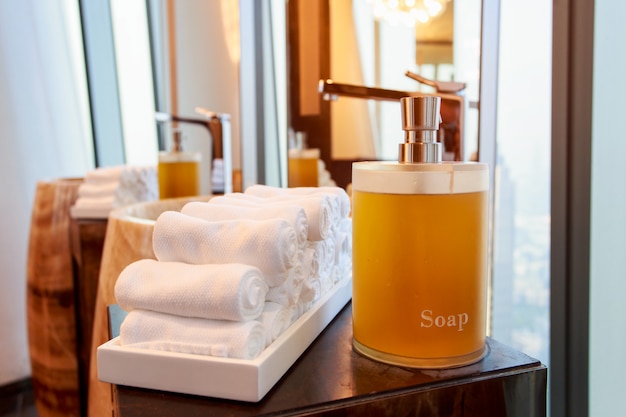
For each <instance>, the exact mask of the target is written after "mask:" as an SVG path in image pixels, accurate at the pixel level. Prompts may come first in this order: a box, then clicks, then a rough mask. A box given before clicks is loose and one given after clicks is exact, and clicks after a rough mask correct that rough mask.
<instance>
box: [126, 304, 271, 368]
mask: <svg viewBox="0 0 626 417" xmlns="http://www.w3.org/2000/svg"><path fill="white" fill-rule="evenodd" d="M266 340H267V331H266V329H265V327H264V326H263V324H261V323H260V322H258V321H256V320H250V321H227V320H209V319H202V318H197V317H181V316H175V315H171V314H164V313H159V312H156V311H147V310H133V311H131V312H130V313H128V315H127V316H126V317H125V318H124V321H123V322H122V325H121V327H120V344H121V345H122V346H128V347H135V348H141V349H154V350H165V351H171V352H181V353H193V354H198V355H209V356H220V357H228V358H240V359H254V358H256V357H257V356H259V354H260V353H261V352H262V351H263V350H264V349H265V343H266Z"/></svg>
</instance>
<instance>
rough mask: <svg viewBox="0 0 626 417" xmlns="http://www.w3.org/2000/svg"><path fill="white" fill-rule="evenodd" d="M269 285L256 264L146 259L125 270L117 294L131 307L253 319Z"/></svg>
mask: <svg viewBox="0 0 626 417" xmlns="http://www.w3.org/2000/svg"><path fill="white" fill-rule="evenodd" d="M267 290H268V286H267V284H266V283H265V280H264V278H263V275H262V274H261V271H260V270H259V269H258V268H255V267H253V266H250V265H243V264H234V263H233V264H208V265H192V264H186V263H182V262H160V261H156V260H153V259H142V260H139V261H136V262H133V263H131V264H130V265H128V266H127V267H126V268H124V270H122V272H121V273H120V275H119V277H118V279H117V282H116V284H115V299H116V301H117V304H118V305H119V306H120V307H121V308H122V309H123V310H126V311H131V310H137V309H139V310H152V311H158V312H161V313H168V314H175V315H178V316H187V317H202V318H206V319H215V320H234V321H247V320H253V319H256V318H258V317H259V315H260V314H261V312H262V311H263V307H264V305H265V295H266V294H267Z"/></svg>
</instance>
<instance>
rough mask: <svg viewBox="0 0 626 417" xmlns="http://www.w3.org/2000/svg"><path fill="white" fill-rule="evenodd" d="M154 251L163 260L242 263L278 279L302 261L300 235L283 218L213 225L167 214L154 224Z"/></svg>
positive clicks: (177, 214) (180, 214)
mask: <svg viewBox="0 0 626 417" xmlns="http://www.w3.org/2000/svg"><path fill="white" fill-rule="evenodd" d="M152 248H153V250H154V254H155V256H156V258H157V259H158V260H159V261H180V262H186V263H190V264H216V263H242V264H246V265H252V266H256V267H257V268H259V269H260V270H261V272H262V273H263V275H264V276H277V275H278V274H279V273H281V272H284V271H286V270H288V269H289V268H292V267H293V266H295V264H296V262H297V260H298V242H297V239H296V232H295V231H294V229H293V227H291V225H290V224H289V223H288V222H287V221H286V220H282V219H270V220H225V221H220V222H209V221H206V220H202V219H198V218H196V217H192V216H187V215H185V214H182V213H179V212H176V211H165V212H163V213H162V214H161V215H160V216H159V217H158V218H157V220H156V222H155V224H154V231H153V234H152ZM285 278H286V277H285ZM278 284H279V283H272V284H268V285H270V286H272V285H278Z"/></svg>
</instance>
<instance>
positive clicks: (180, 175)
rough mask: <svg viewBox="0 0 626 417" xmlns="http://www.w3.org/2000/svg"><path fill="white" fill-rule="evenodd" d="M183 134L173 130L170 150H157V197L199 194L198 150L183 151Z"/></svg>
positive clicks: (199, 157) (199, 159)
mask: <svg viewBox="0 0 626 417" xmlns="http://www.w3.org/2000/svg"><path fill="white" fill-rule="evenodd" d="M182 142H183V135H182V132H181V131H180V130H178V129H176V130H174V132H173V144H172V149H171V151H170V152H159V165H158V169H157V174H158V178H159V198H160V199H162V200H163V199H166V198H177V197H189V196H196V195H199V194H200V162H201V154H200V152H186V151H183V146H182Z"/></svg>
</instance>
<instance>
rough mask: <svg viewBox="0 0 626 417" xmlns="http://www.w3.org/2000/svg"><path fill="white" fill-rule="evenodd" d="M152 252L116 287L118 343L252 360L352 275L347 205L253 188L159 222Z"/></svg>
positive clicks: (297, 192)
mask: <svg viewBox="0 0 626 417" xmlns="http://www.w3.org/2000/svg"><path fill="white" fill-rule="evenodd" d="M152 245H153V250H154V254H155V256H156V260H152V259H143V260H140V261H137V262H134V263H132V264H130V265H129V266H127V267H126V268H125V269H124V270H123V271H122V273H121V274H120V276H119V277H118V280H117V283H116V286H115V297H116V300H117V303H118V304H119V306H120V307H121V308H122V309H124V310H126V311H127V312H128V315H127V316H126V318H125V319H124V321H123V323H122V326H121V328H120V344H121V345H123V346H129V347H138V348H145V349H157V350H166V351H173V352H182V353H194V354H202V355H210V356H218V357H230V358H241V359H253V358H255V357H257V356H258V355H259V354H260V353H261V352H262V351H263V350H264V349H265V348H266V347H267V346H269V345H270V344H271V343H272V342H273V341H275V340H276V339H277V338H278V337H279V336H280V335H281V334H282V333H283V332H284V331H285V330H286V329H288V328H289V326H290V325H291V324H292V323H294V322H295V321H296V320H297V319H298V318H299V317H301V316H302V315H303V314H305V313H306V312H307V311H308V310H309V309H310V308H311V307H312V306H313V305H314V304H315V303H316V302H317V301H318V300H320V299H321V298H322V297H323V296H324V295H325V294H327V293H328V292H329V291H330V290H331V289H332V288H333V286H334V285H335V284H337V283H339V282H344V281H343V280H344V279H348V278H349V277H350V276H351V274H352V256H351V255H352V221H351V218H350V199H349V197H348V195H347V194H346V192H345V191H344V190H343V189H341V188H338V187H303V188H277V187H270V186H264V185H254V186H252V187H249V188H248V189H246V190H245V192H244V193H229V194H225V195H223V196H216V197H213V198H212V199H211V200H209V201H208V202H190V203H187V204H186V205H185V206H184V207H183V208H182V210H181V211H180V212H175V211H166V212H164V213H162V214H161V215H160V216H159V217H158V218H157V220H156V222H155V225H154V232H153V237H152Z"/></svg>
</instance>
